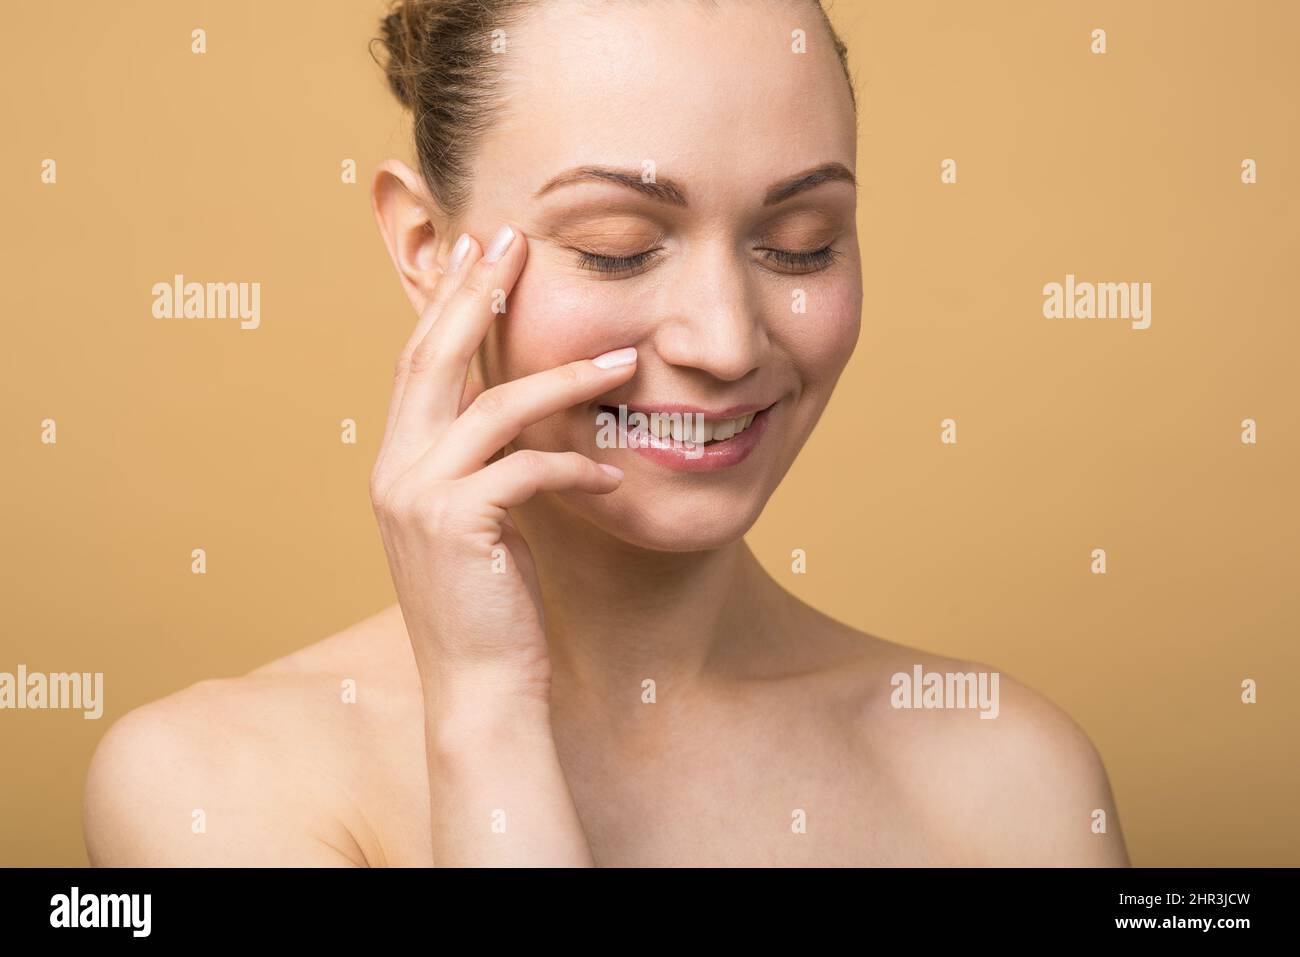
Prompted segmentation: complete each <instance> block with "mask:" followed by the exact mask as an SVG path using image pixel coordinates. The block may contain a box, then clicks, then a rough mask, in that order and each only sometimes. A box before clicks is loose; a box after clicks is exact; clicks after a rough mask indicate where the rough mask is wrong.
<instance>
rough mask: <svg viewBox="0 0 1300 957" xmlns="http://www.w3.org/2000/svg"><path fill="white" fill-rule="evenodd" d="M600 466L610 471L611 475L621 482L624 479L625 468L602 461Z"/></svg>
mask: <svg viewBox="0 0 1300 957" xmlns="http://www.w3.org/2000/svg"><path fill="white" fill-rule="evenodd" d="M600 467H601V468H602V469H604V470H605V471H606V472H608V473H609V474H610V475H612V476H614V478H616V479H618V480H619V481H620V482H621V481H623V470H622V469H621V468H619V467H618V466H617V465H605V464H604V463H603V462H602V463H601V465H600Z"/></svg>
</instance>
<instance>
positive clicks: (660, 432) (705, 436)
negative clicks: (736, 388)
mask: <svg viewBox="0 0 1300 957" xmlns="http://www.w3.org/2000/svg"><path fill="white" fill-rule="evenodd" d="M644 415H645V416H646V418H648V419H649V420H650V431H651V432H653V433H654V434H655V435H656V436H658V437H659V438H661V439H667V438H670V437H671V438H673V439H675V440H676V441H678V442H713V441H715V440H721V439H730V438H732V437H734V436H736V435H739V434H740V433H741V432H744V431H745V430H746V429H747V428H749V426H750V425H751V424H752V423H753V421H754V416H756V415H758V413H757V412H751V413H749V415H742V416H738V417H737V418H734V419H702V418H700V417H699V416H697V415H696V414H695V413H692V412H673V413H668V412H647V413H644Z"/></svg>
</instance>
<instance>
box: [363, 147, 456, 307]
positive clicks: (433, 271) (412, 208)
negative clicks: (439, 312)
mask: <svg viewBox="0 0 1300 957" xmlns="http://www.w3.org/2000/svg"><path fill="white" fill-rule="evenodd" d="M370 201H371V207H372V208H373V209H374V213H375V222H376V223H377V224H378V226H379V234H380V236H382V237H383V240H384V245H385V246H386V247H387V248H388V255H389V256H390V257H391V258H392V260H393V265H394V266H396V267H397V273H398V275H399V276H401V277H402V287H403V288H404V289H405V290H406V294H407V296H408V297H409V298H410V300H411V305H412V306H414V307H415V310H416V311H417V312H422V311H423V310H424V306H425V303H427V302H428V301H429V298H430V297H431V296H432V294H433V289H434V286H435V285H436V284H437V282H438V278H439V276H440V275H441V274H442V270H441V269H439V266H438V258H439V257H438V245H439V243H440V242H441V241H442V239H443V237H442V235H441V232H442V230H441V229H439V228H438V226H437V225H436V224H435V221H434V215H433V214H431V212H430V211H431V210H434V209H435V208H436V204H435V203H434V202H433V200H432V198H431V197H430V196H429V192H428V190H427V188H426V187H425V185H424V180H423V179H422V178H421V177H420V176H419V175H418V174H417V173H415V172H414V171H413V170H412V169H411V168H410V167H409V166H407V165H406V164H405V163H401V162H398V161H397V160H385V161H384V162H383V163H382V164H380V166H379V169H378V170H377V171H376V172H375V178H374V182H373V183H372V185H371V189H370Z"/></svg>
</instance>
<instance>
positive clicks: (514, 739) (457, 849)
mask: <svg viewBox="0 0 1300 957" xmlns="http://www.w3.org/2000/svg"><path fill="white" fill-rule="evenodd" d="M425 743H426V748H427V756H428V765H429V800H430V806H431V810H432V817H431V821H432V829H433V835H432V836H433V860H434V864H435V866H438V867H458V866H469V867H477V866H487V867H594V866H595V861H594V859H593V858H592V854H591V848H590V846H589V845H588V843H587V837H586V835H585V834H584V833H583V830H582V824H581V821H580V820H579V818H578V812H577V808H576V806H575V805H574V802H573V796H572V794H571V793H570V791H569V784H568V781H567V780H566V779H565V776H564V770H563V768H562V767H561V766H560V760H559V755H558V752H557V751H556V748H555V741H554V737H553V735H552V732H551V723H550V714H549V707H548V706H547V705H546V703H545V702H544V701H525V702H520V701H517V700H511V701H505V702H500V703H491V704H487V703H483V702H481V701H480V702H476V703H475V704H474V705H473V706H472V707H465V706H460V707H457V708H452V707H451V706H450V705H449V704H448V703H447V702H445V701H444V702H441V703H439V702H438V701H437V700H435V699H434V698H432V697H431V696H426V701H425Z"/></svg>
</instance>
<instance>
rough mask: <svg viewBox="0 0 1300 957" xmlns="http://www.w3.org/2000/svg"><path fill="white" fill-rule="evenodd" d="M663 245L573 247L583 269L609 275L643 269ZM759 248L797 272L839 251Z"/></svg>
mask: <svg viewBox="0 0 1300 957" xmlns="http://www.w3.org/2000/svg"><path fill="white" fill-rule="evenodd" d="M662 248H663V247H659V246H657V247H655V248H654V249H647V250H645V251H644V252H639V253H634V254H632V255H631V256H605V255H602V254H601V253H593V252H590V251H588V250H586V249H575V250H574V251H575V252H576V253H577V254H578V265H579V266H580V267H581V268H583V269H589V270H592V271H593V272H599V273H604V274H605V275H610V276H630V275H633V274H635V273H638V272H640V271H642V269H644V268H645V267H646V266H648V265H650V263H651V262H653V261H654V260H655V259H657V258H658V256H657V254H658V253H659V252H661V251H662ZM757 251H758V252H760V253H762V254H763V257H764V258H765V259H766V260H767V261H768V262H769V263H771V264H773V265H775V266H777V267H779V270H780V271H782V272H789V273H795V274H804V273H812V272H817V271H818V270H821V269H825V268H826V267H828V266H830V265H831V264H832V263H834V262H835V260H836V259H838V258H839V253H838V252H837V251H836V250H835V249H833V248H832V247H830V246H825V247H823V248H821V249H815V250H813V251H812V252H806V253H796V252H791V251H789V250H786V249H766V248H760V249H759V250H757Z"/></svg>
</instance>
